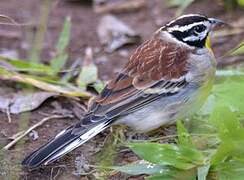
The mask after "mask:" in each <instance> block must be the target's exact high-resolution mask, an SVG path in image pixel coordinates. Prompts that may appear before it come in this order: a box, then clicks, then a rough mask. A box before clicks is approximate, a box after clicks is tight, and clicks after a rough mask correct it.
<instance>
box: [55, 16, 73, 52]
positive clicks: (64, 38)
mask: <svg viewBox="0 0 244 180" xmlns="http://www.w3.org/2000/svg"><path fill="white" fill-rule="evenodd" d="M70 30H71V18H70V17H66V18H65V20H64V25H63V30H62V32H61V33H60V36H59V40H58V43H57V45H56V49H57V52H58V53H62V52H64V50H65V49H66V47H67V46H68V44H69V39H70Z"/></svg>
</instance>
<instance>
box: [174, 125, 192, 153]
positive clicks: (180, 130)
mask: <svg viewBox="0 0 244 180" xmlns="http://www.w3.org/2000/svg"><path fill="white" fill-rule="evenodd" d="M176 125H177V126H176V127H177V135H178V141H177V142H178V143H177V144H178V145H181V146H186V147H189V148H194V145H193V143H192V139H191V136H190V134H189V133H188V132H187V130H186V128H185V127H184V125H183V123H182V122H181V121H177V123H176Z"/></svg>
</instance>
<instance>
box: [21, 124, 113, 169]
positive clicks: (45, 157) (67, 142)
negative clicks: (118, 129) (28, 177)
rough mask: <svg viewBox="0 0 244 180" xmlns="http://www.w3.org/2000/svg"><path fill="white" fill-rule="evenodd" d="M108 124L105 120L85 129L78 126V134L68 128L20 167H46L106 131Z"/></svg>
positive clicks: (31, 155) (26, 159) (30, 156)
mask: <svg viewBox="0 0 244 180" xmlns="http://www.w3.org/2000/svg"><path fill="white" fill-rule="evenodd" d="M109 124H110V121H106V120H105V121H102V122H99V123H96V124H92V125H90V126H86V127H85V126H84V127H81V126H80V128H79V133H73V131H74V127H70V128H68V129H66V130H64V131H62V133H59V134H58V135H57V136H56V137H55V138H54V139H53V140H51V141H50V142H49V143H47V144H45V145H43V146H42V147H41V148H39V149H38V150H36V151H34V152H33V153H31V154H30V155H29V156H27V157H26V158H25V159H24V160H23V161H22V165H23V166H25V167H28V168H29V169H33V168H36V167H38V166H40V165H42V164H44V165H47V164H49V163H51V162H53V161H55V160H57V159H59V158H60V157H62V156H63V155H65V154H67V153H69V152H70V151H72V150H74V149H75V148H77V147H79V146H80V145H82V144H83V143H85V142H86V141H88V140H90V139H91V138H92V137H94V136H95V135H97V134H98V133H100V132H101V131H103V130H104V129H106V128H107V127H108V126H109Z"/></svg>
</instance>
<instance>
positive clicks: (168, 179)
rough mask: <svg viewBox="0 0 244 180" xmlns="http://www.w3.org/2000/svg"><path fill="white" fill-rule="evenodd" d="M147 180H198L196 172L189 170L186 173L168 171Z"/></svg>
mask: <svg viewBox="0 0 244 180" xmlns="http://www.w3.org/2000/svg"><path fill="white" fill-rule="evenodd" d="M146 179H147V180H183V179H187V180H196V170H195V169H189V170H186V171H182V170H178V169H173V168H171V169H169V170H168V171H162V172H161V173H158V174H155V175H153V176H149V177H148V178H146Z"/></svg>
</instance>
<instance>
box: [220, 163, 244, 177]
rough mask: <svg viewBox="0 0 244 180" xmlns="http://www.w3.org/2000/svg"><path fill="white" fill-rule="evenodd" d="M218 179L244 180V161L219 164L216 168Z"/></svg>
mask: <svg viewBox="0 0 244 180" xmlns="http://www.w3.org/2000/svg"><path fill="white" fill-rule="evenodd" d="M216 171H217V178H218V179H220V180H232V179H233V180H243V177H244V161H243V160H241V161H240V160H236V159H232V160H229V161H227V162H223V163H220V164H218V167H217V168H216Z"/></svg>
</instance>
